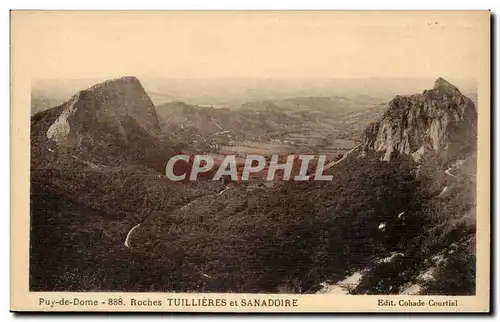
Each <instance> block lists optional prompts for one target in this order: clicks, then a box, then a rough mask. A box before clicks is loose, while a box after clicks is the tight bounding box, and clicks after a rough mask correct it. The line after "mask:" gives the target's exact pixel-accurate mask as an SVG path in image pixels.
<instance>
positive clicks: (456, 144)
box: [362, 78, 477, 162]
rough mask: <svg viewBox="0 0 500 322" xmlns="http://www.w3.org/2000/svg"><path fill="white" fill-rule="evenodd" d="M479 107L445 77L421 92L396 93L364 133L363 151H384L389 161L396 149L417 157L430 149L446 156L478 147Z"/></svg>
mask: <svg viewBox="0 0 500 322" xmlns="http://www.w3.org/2000/svg"><path fill="white" fill-rule="evenodd" d="M476 124H477V111H476V107H475V105H474V103H473V102H472V100H471V99H470V98H468V97H466V96H464V95H462V93H461V92H460V91H459V90H458V88H456V87H455V86H453V85H452V84H450V83H449V82H448V81H446V80H444V79H443V78H438V79H437V80H436V81H435V84H434V87H433V88H432V89H430V90H425V91H424V92H423V93H422V94H415V95H411V96H399V95H398V96H396V97H395V98H394V99H392V100H391V101H390V102H389V108H388V109H387V111H386V112H385V114H384V115H383V117H382V119H381V120H380V121H378V122H376V123H373V124H371V125H370V126H369V127H368V128H367V129H366V130H365V133H364V135H363V137H362V142H363V143H362V144H363V153H367V152H368V151H369V150H374V151H377V152H382V153H383V157H382V159H383V160H385V161H389V160H390V159H391V156H392V155H393V154H394V153H400V154H405V155H410V156H411V157H412V158H413V159H414V160H415V161H417V162H418V161H420V160H421V159H422V157H423V156H424V155H425V154H426V153H427V152H430V151H434V152H436V153H438V154H440V155H444V156H445V157H446V158H449V157H452V156H453V157H456V155H457V154H458V155H460V154H463V153H466V152H467V151H470V150H471V149H473V148H475V144H476V132H477V130H476Z"/></svg>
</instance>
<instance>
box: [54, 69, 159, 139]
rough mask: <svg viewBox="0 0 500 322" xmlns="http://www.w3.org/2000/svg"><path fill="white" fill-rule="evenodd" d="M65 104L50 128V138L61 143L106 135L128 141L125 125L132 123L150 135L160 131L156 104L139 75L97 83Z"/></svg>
mask: <svg viewBox="0 0 500 322" xmlns="http://www.w3.org/2000/svg"><path fill="white" fill-rule="evenodd" d="M63 105H64V108H63V111H62V113H61V114H60V116H59V117H58V118H57V120H56V121H55V122H54V123H53V124H52V125H51V126H50V128H49V129H48V131H47V137H48V138H49V139H51V140H53V141H54V142H55V143H56V144H57V145H58V146H63V147H76V146H80V145H81V144H82V141H83V140H85V139H88V140H91V141H93V140H96V139H97V140H99V138H102V137H105V136H106V135H108V136H113V137H114V138H113V139H115V140H118V141H124V142H127V141H128V134H129V133H128V131H127V129H126V125H125V124H127V123H130V122H134V123H136V124H137V125H138V126H139V127H140V128H141V129H143V130H144V131H145V132H147V133H149V134H150V135H151V136H156V135H158V133H159V124H158V118H157V115H156V111H155V107H154V105H153V103H152V101H151V99H150V98H149V96H148V95H147V93H146V91H145V90H144V88H143V87H142V85H141V83H140V82H139V80H138V79H137V78H136V77H123V78H119V79H113V80H109V81H106V82H103V83H100V84H97V85H94V86H92V87H90V88H88V89H86V90H82V91H80V92H79V93H77V94H76V95H74V96H73V97H72V98H71V99H70V100H69V101H67V102H65V103H64V104H63ZM102 130H104V133H103V131H102Z"/></svg>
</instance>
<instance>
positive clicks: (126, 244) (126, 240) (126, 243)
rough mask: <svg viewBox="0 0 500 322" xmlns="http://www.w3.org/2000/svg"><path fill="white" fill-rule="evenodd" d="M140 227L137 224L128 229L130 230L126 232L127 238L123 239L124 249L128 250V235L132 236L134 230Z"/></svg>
mask: <svg viewBox="0 0 500 322" xmlns="http://www.w3.org/2000/svg"><path fill="white" fill-rule="evenodd" d="M140 225H141V224H140V223H139V224H137V225H135V226H134V227H132V229H130V230H129V232H128V234H127V237H126V238H125V243H124V244H125V247H127V248H130V243H129V241H130V235H132V232H133V231H134V230H135V229H136V228H138V227H139V226H140Z"/></svg>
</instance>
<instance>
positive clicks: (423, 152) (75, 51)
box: [11, 11, 490, 311]
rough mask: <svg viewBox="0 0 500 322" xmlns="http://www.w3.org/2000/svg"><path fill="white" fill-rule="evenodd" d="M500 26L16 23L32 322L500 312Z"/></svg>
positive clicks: (51, 17) (240, 16) (397, 17)
mask: <svg viewBox="0 0 500 322" xmlns="http://www.w3.org/2000/svg"><path fill="white" fill-rule="evenodd" d="M489 24H490V13H489V12H488V11H455V12H451V11H415V12H408V11H405V12H401V11H385V12H384V11H343V12H340V11H323V12H319V11H290V12H284V11H246V12H245V11H228V12H222V11H220V12H218V11H211V12H208V11H207V12H201V11H191V12H189V11H170V12H168V11H163V12H162V11H157V12H154V11H150V12H138V11H129V12H125V11H106V12H105V11H12V12H11V25H12V36H11V39H12V40H11V41H12V47H11V54H12V91H13V92H12V93H13V96H14V97H16V98H14V100H13V107H12V113H14V114H15V115H14V116H13V119H12V122H13V123H12V124H13V127H12V131H14V132H15V131H18V132H17V133H16V134H15V135H17V137H14V136H13V140H15V139H16V138H17V139H19V141H18V142H19V144H17V145H16V146H17V147H16V149H17V150H16V151H17V152H16V151H14V152H16V153H17V154H16V153H15V155H18V156H19V159H13V160H19V162H17V161H13V163H15V164H13V170H12V171H13V178H15V177H16V175H15V174H16V173H18V174H20V176H19V177H17V178H19V184H18V187H17V188H18V190H17V192H16V191H14V193H13V198H15V199H13V203H15V206H14V207H13V212H12V214H11V216H12V225H13V226H12V227H13V229H14V230H13V237H12V238H13V239H12V243H13V245H12V247H13V248H12V249H13V250H12V252H13V255H12V256H13V257H12V258H13V259H12V260H13V261H16V259H17V258H19V261H17V264H12V265H17V266H15V267H18V268H19V269H14V268H15V267H14V266H13V273H12V274H13V275H12V277H11V278H12V280H13V289H14V290H13V292H14V293H17V294H18V297H17V298H18V299H19V301H14V302H15V303H17V304H16V305H17V308H18V309H20V310H22V309H23V306H24V305H26V306H29V309H30V310H35V311H37V310H51V309H58V310H70V311H71V310H87V309H90V310H139V311H140V310H149V309H152V308H153V309H154V308H156V309H161V310H166V311H168V310H171V309H175V310H182V309H186V307H190V309H195V310H196V307H203V308H204V309H205V310H207V309H208V310H216V309H217V308H225V310H229V311H231V310H234V311H237V310H241V309H243V310H251V309H255V310H260V311H266V310H269V309H286V310H291V311H294V307H295V308H297V311H304V310H305V311H311V310H312V311H314V310H318V311H329V310H330V311H338V310H339V307H341V306H342V305H343V304H342V302H343V301H344V299H345V301H353V302H356V301H358V300H357V299H362V300H361V301H367V302H364V303H365V304H364V308H360V309H359V311H373V310H377V309H387V310H395V311H398V310H403V311H404V310H410V309H412V310H422V311H427V310H447V311H460V310H462V311H468V310H469V309H470V310H476V309H475V308H479V309H478V310H487V309H488V302H489V300H488V296H489V260H490V259H489V254H490V253H489V247H490V245H489V235H490V228H489V220H490V210H489V202H490V201H489V193H490V187H489V180H490V179H489V167H490V163H489V162H490V161H489V149H490V147H489V137H490V130H489V126H490V106H489V99H490V98H489V66H490V65H489V63H490V62H489V39H490V38H489V37H490V36H489ZM16 122H17V123H16ZM19 131H20V132H19ZM14 132H13V133H14ZM13 135H14V134H13ZM12 144H14V143H12ZM13 180H14V179H13ZM16 185H17V184H16ZM16 207H17V208H16ZM14 217H15V218H16V219H14ZM21 226H22V227H23V228H20V227H21ZM16 227H19V230H17V229H15V228H16ZM18 240H20V241H19V242H17V241H18ZM18 281H19V282H18ZM480 281H482V282H480ZM479 283H482V284H481V285H479ZM95 293H98V295H96V296H95V297H92V296H87V294H95ZM129 293H130V294H132V293H133V294H134V296H135V297H134V296H132V297H125V295H126V294H129ZM153 293H154V295H155V298H154V300H153V297H147V296H146V295H147V294H153ZM21 294H28V295H29V296H30V300H29V301H26V303H23V301H22V296H21ZM51 294H54V295H55V294H57V296H53V297H51V296H52V295H51ZM65 294H67V295H65ZM69 294H71V295H69ZM104 294H117V296H114V297H113V296H108V297H104ZM118 294H119V296H118ZM142 294H144V296H142ZM162 294H169V296H167V297H165V296H162ZM175 294H179V295H182V296H175ZM199 295H203V296H204V297H203V301H202V298H201V297H199ZM367 295H370V296H367ZM238 296H239V297H238ZM332 296H333V297H332ZM13 297H15V295H13ZM233 297H234V298H237V299H238V302H235V303H236V304H235V306H237V307H238V308H234V307H233V308H231V307H230V306H232V304H231V305H230V300H231V298H233ZM331 298H335V299H337V300H335V301H334V302H336V303H335V304H333V303H332V300H331ZM393 298H394V301H393V300H392V299H393ZM464 298H465V300H464ZM207 299H208V301H207ZM303 299H304V300H303ZM306 299H309V300H308V301H309V302H307V303H308V304H304V303H305V302H304V301H306ZM315 299H320V300H319V301H320V302H318V304H317V306H315V305H313V304H314V301H315ZM329 299H330V300H329ZM467 299H469V300H471V301H473V300H474V301H476V302H466V301H468V300H467ZM301 301H302V304H301ZM28 302H29V304H28ZM231 303H232V302H231ZM471 303H476V304H471ZM308 305H310V306H309V307H308ZM346 305H347V304H346ZM354 305H355V304H354V303H352V304H349V305H347V306H346V308H345V310H352V309H353V307H354ZM301 306H302V307H301ZM340 310H343V309H340Z"/></svg>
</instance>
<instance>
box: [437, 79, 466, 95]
mask: <svg viewBox="0 0 500 322" xmlns="http://www.w3.org/2000/svg"><path fill="white" fill-rule="evenodd" d="M432 91H434V92H436V93H442V94H448V95H461V94H462V93H460V91H459V90H458V88H456V87H455V86H454V85H452V84H451V83H450V82H448V81H447V80H445V79H444V78H441V77H439V78H438V79H436V81H435V82H434V87H433V88H432Z"/></svg>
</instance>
